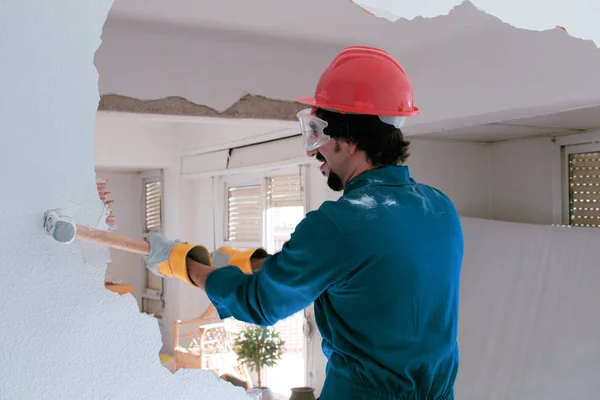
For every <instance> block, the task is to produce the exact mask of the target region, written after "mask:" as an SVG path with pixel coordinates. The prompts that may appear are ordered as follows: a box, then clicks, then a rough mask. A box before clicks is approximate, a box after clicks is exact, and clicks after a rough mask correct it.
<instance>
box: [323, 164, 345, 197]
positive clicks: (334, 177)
mask: <svg viewBox="0 0 600 400" xmlns="http://www.w3.org/2000/svg"><path fill="white" fill-rule="evenodd" d="M327 186H329V189H331V190H333V191H334V192H341V191H342V190H344V184H343V183H342V179H341V178H340V177H339V175H338V174H336V173H335V172H333V171H332V170H331V169H330V170H329V175H328V176H327Z"/></svg>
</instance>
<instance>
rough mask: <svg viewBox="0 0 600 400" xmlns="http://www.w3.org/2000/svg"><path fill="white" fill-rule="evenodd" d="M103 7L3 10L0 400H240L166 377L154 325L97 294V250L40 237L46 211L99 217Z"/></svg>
mask: <svg viewBox="0 0 600 400" xmlns="http://www.w3.org/2000/svg"><path fill="white" fill-rule="evenodd" d="M110 4H111V2H110V1H109V0H94V1H91V0H83V1H77V2H45V1H37V0H35V1H26V2H24V1H21V0H8V1H4V2H2V12H1V13H0V27H2V28H1V30H2V34H1V35H0V38H1V39H0V54H2V62H0V75H1V76H3V77H4V79H2V80H1V81H0V132H2V135H1V143H2V149H3V150H4V152H3V156H2V157H0V168H1V170H2V171H11V172H10V173H5V174H4V176H3V178H2V180H1V183H0V185H1V189H2V190H0V204H1V207H0V221H2V226H3V229H1V230H0V252H1V253H2V258H1V259H0V270H1V271H2V279H0V293H1V294H2V295H1V296H2V300H1V301H0V314H1V315H2V318H3V326H2V329H0V360H2V362H1V363H0V377H2V384H1V385H0V398H1V399H2V400H22V399H41V400H54V399H94V400H95V399H97V400H105V399H157V400H158V399H161V400H162V399H167V398H177V399H182V400H185V399H190V400H191V399H195V400H197V399H236V398H237V399H243V398H245V396H244V395H243V390H242V389H238V390H235V389H233V388H232V386H231V385H229V384H226V383H224V382H222V381H218V380H217V379H216V378H215V376H214V374H212V373H209V372H206V371H199V370H195V371H187V372H186V373H179V374H176V375H175V376H174V375H172V374H171V373H170V372H169V371H168V370H167V369H165V368H164V367H163V366H162V365H161V364H160V361H159V358H158V351H159V349H160V346H161V344H160V334H159V329H158V326H157V323H156V320H155V319H153V318H151V317H148V316H144V315H142V314H140V313H139V310H138V306H137V304H136V302H135V300H134V299H133V298H132V297H131V296H119V295H117V294H115V293H111V292H109V291H107V290H106V289H105V288H104V272H105V268H106V264H105V263H104V262H102V260H101V259H99V258H98V257H97V256H95V255H94V253H95V252H96V251H97V250H99V249H98V246H85V245H84V244H81V243H72V244H71V245H64V244H60V243H57V242H56V241H54V240H53V239H52V238H51V237H49V236H48V235H47V234H46V233H45V232H44V230H43V228H42V221H43V215H44V212H45V211H46V210H48V209H52V208H58V207H70V210H71V211H72V212H73V215H74V217H75V218H76V221H77V222H78V223H80V224H83V225H89V226H98V220H99V219H100V217H101V216H102V206H101V202H100V200H99V198H98V196H97V191H96V187H95V186H96V185H95V174H94V131H93V123H94V115H95V113H96V108H97V105H98V91H97V73H96V69H95V68H94V65H93V60H94V52H95V50H96V48H97V47H98V45H99V43H100V41H99V38H100V34H101V28H102V24H103V22H104V20H105V18H106V14H107V12H108V9H109V7H110ZM177 176H178V173H177ZM176 228H177V227H176V226H175V225H170V226H168V229H170V230H172V231H173V230H175V229H176Z"/></svg>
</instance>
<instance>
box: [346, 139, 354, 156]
mask: <svg viewBox="0 0 600 400" xmlns="http://www.w3.org/2000/svg"><path fill="white" fill-rule="evenodd" d="M343 145H344V146H345V147H346V151H347V152H348V154H350V155H351V156H352V155H354V153H356V143H354V142H351V141H348V140H344V141H343Z"/></svg>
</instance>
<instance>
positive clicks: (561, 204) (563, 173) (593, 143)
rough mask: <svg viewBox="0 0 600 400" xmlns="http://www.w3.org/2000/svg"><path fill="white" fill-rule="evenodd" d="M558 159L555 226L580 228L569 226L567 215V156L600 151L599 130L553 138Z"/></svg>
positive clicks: (568, 215) (555, 179)
mask: <svg viewBox="0 0 600 400" xmlns="http://www.w3.org/2000/svg"><path fill="white" fill-rule="evenodd" d="M554 142H555V145H556V147H557V150H558V153H559V157H558V158H557V159H556V161H557V162H556V163H555V164H554V171H555V172H554V176H555V178H554V182H557V184H556V185H555V186H554V198H555V199H556V203H555V207H554V223H555V225H562V226H569V227H572V228H574V229H579V228H581V227H577V226H571V225H570V213H569V156H570V155H571V154H577V153H591V152H597V151H600V130H594V131H589V132H583V133H579V134H571V135H563V136H557V137H555V138H554Z"/></svg>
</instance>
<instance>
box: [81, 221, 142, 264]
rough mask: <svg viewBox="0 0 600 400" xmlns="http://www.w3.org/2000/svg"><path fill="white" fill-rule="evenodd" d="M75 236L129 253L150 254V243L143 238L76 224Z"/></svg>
mask: <svg viewBox="0 0 600 400" xmlns="http://www.w3.org/2000/svg"><path fill="white" fill-rule="evenodd" d="M75 238H76V239H79V240H85V241H86V242H92V243H98V244H101V245H103V246H108V247H111V248H113V249H118V250H123V251H127V252H129V253H135V254H141V255H144V256H147V255H148V254H150V243H148V242H146V241H145V240H140V239H132V238H129V237H127V236H123V235H119V234H118V233H114V232H106V231H101V230H98V229H92V228H87V227H85V226H81V225H77V231H76V234H75Z"/></svg>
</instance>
